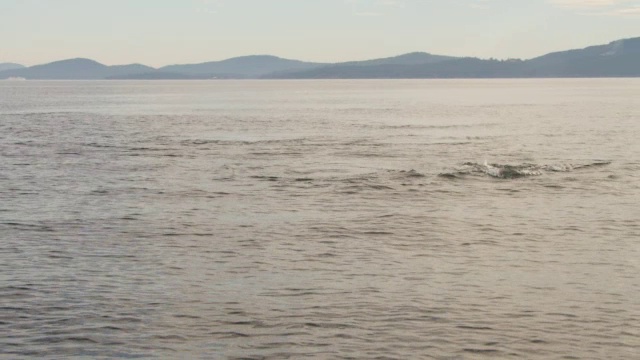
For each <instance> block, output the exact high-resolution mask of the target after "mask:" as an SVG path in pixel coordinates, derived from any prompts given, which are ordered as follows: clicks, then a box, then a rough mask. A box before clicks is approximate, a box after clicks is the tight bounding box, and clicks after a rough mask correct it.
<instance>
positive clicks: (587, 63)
mask: <svg viewBox="0 0 640 360" xmlns="http://www.w3.org/2000/svg"><path fill="white" fill-rule="evenodd" d="M602 77H640V37H636V38H630V39H622V40H617V41H613V42H610V43H609V44H605V45H595V46H590V47H587V48H584V49H574V50H567V51H560V52H553V53H549V54H546V55H543V56H539V57H536V58H533V59H528V60H521V59H507V60H496V59H480V58H474V57H454V56H445V55H434V54H429V53H425V52H415V53H408V54H404V55H399V56H394V57H389V58H382V59H373V60H365V61H352V62H343V63H333V64H331V63H314V62H304V61H299V60H290V59H283V58H280V57H277V56H272V55H252V56H243V57H236V58H231V59H227V60H222V61H210V62H204V63H199V64H184V65H169V66H164V67H160V68H153V67H150V66H146V65H142V64H129V65H114V66H108V65H104V64H101V63H99V62H97V61H94V60H91V59H83V58H77V59H68V60H60V61H55V62H52V63H48V64H42V65H36V66H31V67H23V66H22V65H19V64H13V63H4V64H0V80H21V79H24V80H209V79H461V78H465V79H467V78H468V79H473V78H478V79H489V78H602Z"/></svg>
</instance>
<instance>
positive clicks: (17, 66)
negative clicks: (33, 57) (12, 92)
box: [0, 63, 24, 71]
mask: <svg viewBox="0 0 640 360" xmlns="http://www.w3.org/2000/svg"><path fill="white" fill-rule="evenodd" d="M22 68H24V65H20V64H15V63H0V71H5V70H13V69H22Z"/></svg>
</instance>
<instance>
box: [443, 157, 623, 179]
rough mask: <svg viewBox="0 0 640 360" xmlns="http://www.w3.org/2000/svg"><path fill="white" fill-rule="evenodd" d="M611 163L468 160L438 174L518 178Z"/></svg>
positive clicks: (444, 175) (451, 177)
mask: <svg viewBox="0 0 640 360" xmlns="http://www.w3.org/2000/svg"><path fill="white" fill-rule="evenodd" d="M609 164H611V162H610V161H596V162H592V163H587V164H577V165H574V164H550V165H538V164H529V163H524V164H520V165H509V164H497V163H488V162H487V161H486V160H485V162H484V164H478V163H474V162H466V163H464V164H462V167H460V168H459V169H456V170H455V171H453V172H445V173H440V174H438V176H439V177H443V178H448V179H456V178H460V177H463V176H465V175H485V176H489V177H493V178H499V179H517V178H523V177H530V176H540V175H543V174H545V173H546V172H570V171H573V170H577V169H585V168H591V167H597V166H606V165H609Z"/></svg>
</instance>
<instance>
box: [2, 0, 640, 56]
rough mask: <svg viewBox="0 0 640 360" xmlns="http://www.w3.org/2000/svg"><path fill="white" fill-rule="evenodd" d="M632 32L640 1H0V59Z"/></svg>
mask: <svg viewBox="0 0 640 360" xmlns="http://www.w3.org/2000/svg"><path fill="white" fill-rule="evenodd" d="M637 36H640V0H0V62H18V63H22V64H24V65H36V64H40V63H46V62H50V61H54V60H60V59H66V58H73V57H87V58H91V59H94V60H97V61H99V62H102V63H105V64H108V65H114V64H125V63H133V62H139V63H144V64H147V65H151V66H161V65H167V64H174V63H196V62H204V61H210V60H222V59H226V58H230V57H234V56H241V55H251V54H272V55H277V56H281V57H286V58H294V59H300V60H307V61H326V62H337V61H345V60H360V59H370V58H377V57H386V56H393V55H399V54H402V53H407V52H413V51H425V52H429V53H433V54H442V55H464V56H467V55H468V56H478V57H483V58H488V57H496V58H509V57H518V58H530V57H534V56H538V55H542V54H544V53H547V52H551V51H557V50H565V49H569V48H581V47H585V46H588V45H594V44H601V43H608V42H610V41H612V40H617V39H620V38H628V37H637Z"/></svg>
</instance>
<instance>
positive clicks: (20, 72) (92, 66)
mask: <svg viewBox="0 0 640 360" xmlns="http://www.w3.org/2000/svg"><path fill="white" fill-rule="evenodd" d="M153 70H155V69H153V68H152V67H149V66H146V65H141V64H131V65H114V66H107V65H104V64H101V63H99V62H97V61H94V60H90V59H83V58H77V59H68V60H60V61H54V62H52V63H48V64H43V65H36V66H31V67H28V68H21V69H13V70H5V71H2V72H0V79H6V78H10V77H23V78H25V79H38V80H99V79H106V78H108V77H112V76H122V75H126V74H136V73H140V72H146V71H153Z"/></svg>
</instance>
